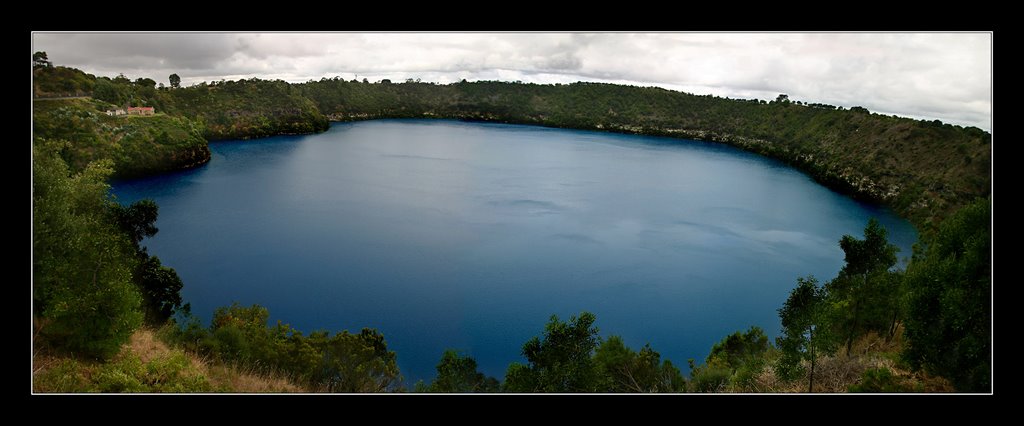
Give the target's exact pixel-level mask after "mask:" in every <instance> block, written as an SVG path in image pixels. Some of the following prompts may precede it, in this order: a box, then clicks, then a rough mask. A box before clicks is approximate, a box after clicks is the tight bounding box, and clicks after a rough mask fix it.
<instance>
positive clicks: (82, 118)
mask: <svg viewBox="0 0 1024 426" xmlns="http://www.w3.org/2000/svg"><path fill="white" fill-rule="evenodd" d="M108 108H114V106H113V105H110V104H107V103H105V102H100V101H96V100H92V101H89V100H84V99H67V100H47V101H36V102H35V104H34V114H33V130H34V133H35V135H36V136H37V137H43V138H47V139H64V140H70V141H73V142H72V143H70V144H68V145H67V146H65V147H63V148H62V150H61V152H60V154H61V157H63V158H64V160H65V161H66V162H67V163H68V165H69V166H71V169H72V170H73V171H78V170H81V169H82V168H83V167H85V165H86V164H89V163H90V162H92V161H95V160H99V159H104V158H107V159H111V160H113V161H114V170H115V176H116V177H121V178H127V177H134V176H140V175H145V174H152V173H158V172H164V171H171V170H179V169H183V168H189V167H195V166H198V165H200V164H203V163H205V162H206V161H209V159H210V148H209V147H208V146H207V144H206V140H205V139H203V137H202V128H201V126H200V125H199V124H198V123H196V122H194V121H192V120H189V119H187V118H184V117H170V116H166V115H157V116H153V117H111V116H107V115H106V114H104V113H103V111H105V110H106V109H108Z"/></svg>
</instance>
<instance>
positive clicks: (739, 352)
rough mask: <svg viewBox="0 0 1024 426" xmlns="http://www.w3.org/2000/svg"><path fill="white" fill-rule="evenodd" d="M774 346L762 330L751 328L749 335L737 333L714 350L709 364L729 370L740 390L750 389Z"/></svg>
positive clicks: (732, 380)
mask: <svg viewBox="0 0 1024 426" xmlns="http://www.w3.org/2000/svg"><path fill="white" fill-rule="evenodd" d="M772 349H773V348H772V345H771V343H770V342H769V341H768V336H767V335H765V334H764V330H762V329H761V327H757V326H751V327H750V328H749V329H747V331H746V332H743V333H741V332H739V331H737V332H735V333H733V334H730V335H728V336H726V337H725V338H724V339H722V340H721V341H719V342H718V343H715V345H714V346H712V347H711V353H710V354H708V357H707V359H706V360H705V364H706V365H708V366H712V367H713V368H725V369H727V370H729V372H730V376H731V377H730V384H731V385H732V386H733V387H734V388H735V389H737V390H746V389H748V388H749V387H750V386H751V385H752V384H753V380H754V377H755V376H756V375H757V374H758V373H760V372H761V370H762V369H763V368H764V365H765V357H766V355H767V353H768V351H769V350H772Z"/></svg>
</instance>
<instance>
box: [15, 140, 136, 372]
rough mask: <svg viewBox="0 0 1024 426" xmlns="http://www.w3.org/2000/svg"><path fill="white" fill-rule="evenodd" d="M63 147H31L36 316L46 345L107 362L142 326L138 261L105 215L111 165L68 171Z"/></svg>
mask: <svg viewBox="0 0 1024 426" xmlns="http://www.w3.org/2000/svg"><path fill="white" fill-rule="evenodd" d="M62 146H65V144H61V143H52V142H47V141H43V140H37V141H36V143H35V147H34V149H33V169H32V172H33V174H32V178H33V181H32V226H33V232H32V253H33V264H32V273H33V282H32V284H33V302H34V312H33V313H34V315H35V322H36V327H37V331H38V333H39V337H41V338H43V340H44V341H45V342H47V343H49V344H51V345H53V346H55V347H59V348H61V349H64V350H66V351H69V352H72V353H74V354H80V355H87V356H91V357H98V358H105V357H109V356H111V355H114V354H115V353H117V352H118V350H119V349H120V347H121V344H123V343H124V342H126V341H127V340H128V337H129V336H130V335H131V333H132V332H133V331H134V330H135V329H136V328H137V327H138V326H139V325H140V324H141V322H142V313H141V311H140V309H139V306H140V303H141V298H140V297H139V293H138V291H137V290H136V288H135V286H134V285H133V283H132V270H133V269H134V267H135V257H134V256H133V249H132V244H131V242H130V241H129V239H128V238H127V237H126V236H125V235H124V234H123V233H122V232H121V231H120V230H119V229H118V227H117V225H116V224H115V221H114V219H113V218H112V217H111V216H110V211H111V206H112V205H113V203H114V202H113V201H112V200H111V199H110V198H109V196H108V188H109V187H108V185H107V184H106V183H105V180H106V178H107V176H109V175H110V173H111V170H110V162H109V161H101V162H97V163H93V164H90V165H88V166H87V167H85V169H84V170H82V171H81V172H79V173H75V174H72V173H71V171H70V170H69V169H68V167H67V165H66V164H65V163H64V161H63V160H62V159H61V158H60V157H59V156H58V155H57V152H58V151H59V150H60V149H61V147H62Z"/></svg>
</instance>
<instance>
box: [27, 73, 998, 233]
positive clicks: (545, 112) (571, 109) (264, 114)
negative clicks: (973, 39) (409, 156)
mask: <svg viewBox="0 0 1024 426" xmlns="http://www.w3.org/2000/svg"><path fill="white" fill-rule="evenodd" d="M156 85H157V83H156V82H155V81H154V80H152V79H147V78H140V79H137V80H135V81H130V80H128V79H127V78H124V77H123V76H118V77H115V78H113V79H111V78H108V77H95V76H92V75H90V74H86V73H83V72H81V71H79V70H75V69H73V68H66V67H52V68H41V69H37V70H36V72H35V93H36V95H37V96H40V97H44V96H53V95H60V96H69V95H75V96H80V95H91V96H93V97H94V98H95V99H96V100H97V101H102V102H105V103H106V104H104V105H133V106H154V107H155V108H156V109H157V111H158V112H161V113H165V114H166V115H167V117H166V118H164V119H163V120H162V121H158V120H150V123H148V124H159V125H158V126H154V127H152V128H151V129H152V130H151V131H149V135H150V136H148V137H147V136H142V138H143V139H145V140H146V141H147V142H148V143H155V144H156V145H157V146H158V147H159V148H160V149H158V150H157V151H160V152H158V153H154V154H152V155H148V156H146V155H137V154H139V152H138V151H137V150H134V149H133V147H137V146H138V144H139V143H140V142H137V141H134V140H132V139H131V138H128V139H127V140H126V141H127V142H128V144H127V145H129V146H128V147H127V148H125V147H118V144H121V145H124V143H123V142H121V139H122V138H125V136H128V135H139V134H144V133H145V132H141V133H140V132H138V131H135V130H132V129H130V128H125V129H108V127H111V126H112V125H111V123H114V122H112V121H109V120H102V118H101V119H100V120H98V122H97V120H96V119H95V118H93V117H91V116H87V115H88V114H84V113H83V112H82V111H81V110H82V109H85V110H89V108H88V107H87V106H86V105H85V103H72V104H71V105H77V106H80V107H82V108H79V111H77V112H76V114H78V116H77V117H64V118H66V119H67V121H69V122H72V126H71V127H68V129H70V130H68V131H71V132H77V133H78V134H85V135H86V138H85V142H77V143H84V144H86V146H83V147H80V148H79V147H76V148H74V150H75V151H76V152H75V153H74V155H71V156H69V158H68V160H69V161H70V162H72V163H73V164H76V165H77V164H79V163H81V161H86V160H87V159H91V158H98V157H99V156H102V155H108V154H109V155H114V154H117V153H118V152H120V153H121V157H120V158H118V157H115V161H117V165H116V167H117V171H118V173H119V175H121V174H123V175H137V174H148V173H159V172H163V171H167V170H174V169H180V168H185V167H192V166H195V165H197V164H201V163H203V162H205V161H206V158H204V155H208V154H205V153H204V152H202V151H203V149H202V148H199V147H198V146H197V145H198V144H197V143H195V142H196V138H195V134H196V130H197V129H198V132H199V133H200V134H201V136H202V137H203V138H206V139H209V140H215V139H246V138H256V137H265V136H272V135H278V134H296V133H311V132H319V131H323V130H326V129H327V127H328V121H327V120H328V119H330V120H333V121H351V120H364V119H374V118H412V117H415V118H454V119H465V120H482V121H498V122H508V123H522V124H533V125H542V126H552V127H565V128H576V129H590V130H604V131H615V132H625V133H638V134H646V135H659V136H671V137H680V138H692V139H698V140H708V141H716V142H721V143H726V144H730V145H733V146H737V147H740V148H743V149H746V150H749V151H753V152H757V153H759V154H763V155H766V156H769V157H772V158H776V159H779V160H782V161H784V162H787V163H789V164H792V165H793V166H795V167H797V168H799V169H801V170H803V171H805V172H807V173H808V174H810V175H811V176H812V177H814V178H815V179H817V180H818V181H819V182H821V183H823V184H825V185H826V186H829V187H830V188H833V189H835V190H838V191H841V192H845V193H848V194H850V195H852V196H854V197H857V198H860V199H863V200H867V201H871V202H877V203H883V204H886V205H889V206H891V207H892V208H894V209H895V210H896V211H897V212H898V213H899V214H901V215H902V216H904V217H906V218H908V219H909V220H911V221H912V222H913V223H914V224H915V225H916V226H917V227H918V228H919V230H921V231H923V232H929V231H931V230H934V229H935V227H936V225H937V223H938V222H940V221H941V219H943V218H945V217H947V216H948V215H949V214H951V213H952V212H953V211H955V210H957V209H958V208H959V207H961V206H963V205H965V204H966V203H968V202H970V201H971V200H973V199H974V198H976V197H983V196H986V195H988V194H989V192H990V185H991V178H990V174H991V173H990V171H991V162H992V158H991V151H992V135H991V134H989V133H988V132H985V131H982V130H980V129H977V128H974V127H969V128H964V127H960V126H953V125H950V124H943V123H941V122H939V121H938V120H935V121H924V120H913V119H909V118H899V117H895V116H885V115H880V114H874V113H871V112H869V111H867V110H866V109H864V108H861V107H853V108H850V109H844V108H842V107H834V106H831V105H822V104H813V103H811V104H805V103H803V102H791V101H790V100H789V99H788V97H786V96H785V95H780V96H779V98H778V99H777V100H775V101H772V102H764V101H758V100H742V99H727V98H718V97H713V96H697V95H692V94H688V93H681V92H675V91H670V90H665V89H660V88H652V87H634V86H623V85H613V84H598V83H574V84H569V85H561V84H556V85H538V84H524V83H504V82H492V81H481V82H461V83H455V84H449V85H438V84H432V83H418V82H411V81H409V82H405V83H398V84H392V83H391V82H389V81H387V80H385V81H383V82H380V83H368V82H362V83H360V82H356V81H345V80H342V79H338V78H334V79H326V78H325V79H321V80H320V81H310V82H307V83H302V84H289V83H286V82H284V81H280V80H277V81H268V80H260V79H249V80H239V81H219V82H212V83H200V84H197V85H193V86H190V87H185V88H164V87H162V84H161V87H159V88H157V87H156ZM52 102H54V101H37V102H35V104H36V107H35V111H36V114H35V115H36V121H40V120H43V121H45V120H47V117H46V116H45V114H51V116H52V114H53V113H55V111H53V108H51V107H46V106H45V105H46V104H48V103H52ZM94 104H96V102H94ZM101 110H102V108H101V107H98V106H95V107H93V108H92V109H91V110H90V111H92V112H99V111H101ZM171 117H178V118H179V121H176V122H172V121H171ZM182 118H187V119H188V120H180V119H182ZM62 119H63V118H62ZM87 121H93V122H97V123H88V122H87ZM99 123H104V125H100V124H99ZM56 127H59V126H49V127H48V126H47V125H45V124H44V125H40V124H38V123H37V124H36V132H37V136H43V137H48V138H52V137H67V136H69V135H68V134H67V131H66V132H65V133H64V134H59V131H58V130H57V129H56ZM113 127H119V126H113ZM121 127H123V126H121ZM129 127H130V126H129ZM174 127H178V128H180V129H183V131H184V132H185V133H187V134H188V135H189V136H188V137H183V136H182V133H181V132H177V131H174V130H173V128H174ZM163 131H166V132H167V135H168V136H169V137H170V140H167V139H160V138H159V137H160V136H161V135H163V133H162V132H163ZM55 134H57V135H55ZM104 140H106V141H107V142H106V143H102V142H101V141H104ZM164 148H166V149H164ZM171 151H173V152H174V153H173V154H172V153H170V152H171ZM71 157H74V158H71Z"/></svg>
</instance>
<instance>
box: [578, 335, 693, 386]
mask: <svg viewBox="0 0 1024 426" xmlns="http://www.w3.org/2000/svg"><path fill="white" fill-rule="evenodd" d="M594 363H595V364H596V367H597V371H598V374H599V376H600V380H601V381H600V384H599V386H598V390H599V391H601V392H682V391H685V390H686V379H684V378H683V375H682V373H681V372H680V371H679V369H678V368H676V367H675V366H674V365H672V362H671V361H669V360H665V361H661V354H659V353H658V352H656V351H655V350H654V349H651V345H650V344H647V345H644V347H643V348H642V349H640V352H639V353H637V352H636V351H634V350H632V349H630V348H629V347H627V346H626V344H625V343H624V342H623V341H622V338H621V337H619V336H611V337H609V338H608V339H607V340H605V341H604V342H602V343H601V345H600V346H598V348H597V351H596V352H595V353H594Z"/></svg>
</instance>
